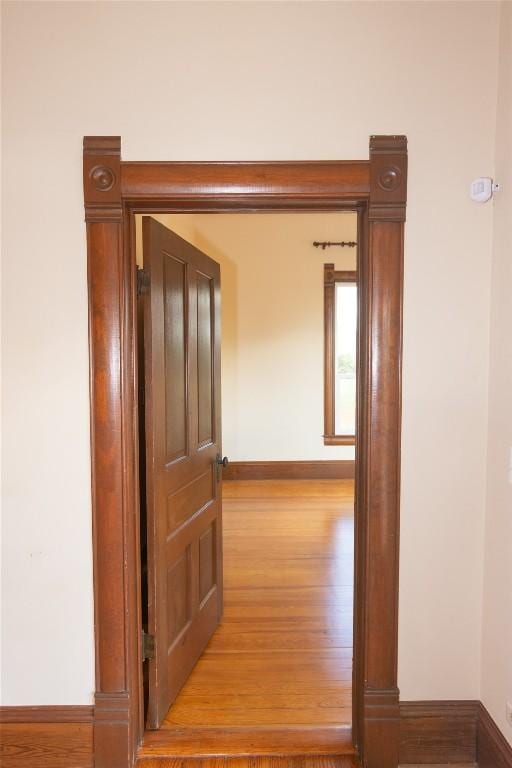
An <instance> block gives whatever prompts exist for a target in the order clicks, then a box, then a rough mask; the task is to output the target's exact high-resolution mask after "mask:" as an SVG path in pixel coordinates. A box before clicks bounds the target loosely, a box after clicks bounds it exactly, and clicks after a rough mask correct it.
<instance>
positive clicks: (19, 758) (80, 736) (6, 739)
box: [0, 706, 93, 768]
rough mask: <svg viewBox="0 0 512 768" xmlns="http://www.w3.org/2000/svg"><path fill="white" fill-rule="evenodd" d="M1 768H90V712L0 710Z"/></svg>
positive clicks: (75, 709) (85, 709) (72, 708)
mask: <svg viewBox="0 0 512 768" xmlns="http://www.w3.org/2000/svg"><path fill="white" fill-rule="evenodd" d="M0 723H1V726H0V728H1V739H0V763H1V765H2V768H29V767H30V768H50V766H51V768H92V766H93V708H92V707H87V706H85V707H81V706H68V707H67V706H62V707H53V706H48V707H0Z"/></svg>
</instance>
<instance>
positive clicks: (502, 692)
mask: <svg viewBox="0 0 512 768" xmlns="http://www.w3.org/2000/svg"><path fill="white" fill-rule="evenodd" d="M500 49H501V50H500V69H499V91H498V115H497V117H498V119H497V130H496V179H497V180H498V181H500V182H501V184H502V185H503V191H502V192H500V193H499V194H498V195H496V197H495V202H494V244H493V258H492V293H491V365H490V378H489V439H488V443H487V450H488V456H487V518H486V535H485V580H484V612H483V621H482V632H483V647H482V701H483V702H484V704H485V706H486V707H487V708H488V710H489V712H490V713H491V715H492V717H493V718H494V720H495V721H496V722H497V724H498V725H499V726H500V728H501V729H502V731H503V733H504V734H505V736H506V737H507V739H508V740H509V741H510V743H511V744H512V728H511V727H510V724H508V723H507V721H506V719H505V707H506V702H507V701H509V702H510V703H511V704H512V655H511V649H512V577H511V573H510V569H511V564H512V485H511V482H510V480H509V477H508V475H509V463H510V462H511V461H512V454H511V450H512V407H511V395H512V340H511V334H510V332H511V329H512V304H511V296H512V249H511V244H512V238H511V229H510V226H511V218H512V217H511V212H512V154H511V148H510V138H511V136H512V3H510V2H508V3H504V4H503V6H502V26H501V40H500Z"/></svg>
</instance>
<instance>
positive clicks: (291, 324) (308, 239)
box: [138, 213, 357, 461]
mask: <svg viewBox="0 0 512 768" xmlns="http://www.w3.org/2000/svg"><path fill="white" fill-rule="evenodd" d="M141 218H142V217H138V219H139V222H138V224H139V229H140V223H141ZM154 218H156V219H158V220H159V221H161V222H162V223H163V224H165V225H166V226H167V227H170V228H171V229H173V230H174V231H175V232H176V233H177V234H179V235H181V236H182V237H184V238H185V239H186V240H189V241H190V242H191V243H193V245H195V246H196V247H197V248H199V249H200V250H202V251H204V252H205V253H207V254H208V255H209V256H211V257H212V258H213V259H215V261H217V262H218V263H219V264H220V271H221V293H222V451H223V453H224V454H226V455H227V456H229V458H230V460H231V461H304V460H316V459H323V460H328V459H352V458H353V457H354V448H353V446H326V445H324V443H323V437H322V435H323V431H324V412H323V411H324V371H323V365H324V267H323V265H324V263H326V262H332V263H334V264H335V266H336V268H337V269H355V268H356V253H355V250H356V249H355V248H354V249H344V250H342V249H341V248H331V249H329V250H325V251H322V250H320V249H317V248H314V247H313V241H314V240H331V241H339V240H348V241H351V240H357V214H355V213H309V214H308V213H298V214H297V213H277V214H265V213H260V214H250V213H249V214H243V213H237V214H221V215H214V216H212V215H211V214H184V215H183V214H182V215H165V214H159V215H158V214H157V215H155V216H154Z"/></svg>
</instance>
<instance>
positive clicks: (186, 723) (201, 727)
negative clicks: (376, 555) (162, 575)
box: [140, 480, 353, 768]
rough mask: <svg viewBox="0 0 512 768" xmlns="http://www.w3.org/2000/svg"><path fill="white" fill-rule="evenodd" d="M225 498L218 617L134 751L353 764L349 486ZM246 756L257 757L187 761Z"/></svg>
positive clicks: (290, 766) (330, 766) (239, 491)
mask: <svg viewBox="0 0 512 768" xmlns="http://www.w3.org/2000/svg"><path fill="white" fill-rule="evenodd" d="M223 497H224V525H223V538H224V603H225V610H224V616H223V620H222V622H221V624H220V626H219V628H218V629H217V631H216V632H215V634H214V636H213V638H212V640H211V641H210V643H209V645H208V646H207V648H206V650H205V652H204V654H203V656H202V657H201V658H200V659H199V661H198V663H197V665H196V667H195V668H194V670H193V671H192V674H191V676H190V678H189V680H188V681H187V683H186V684H185V686H184V688H183V689H182V691H181V693H180V694H179V696H178V698H177V699H176V701H175V703H174V704H173V706H172V707H171V708H170V710H169V712H168V714H167V717H166V719H165V723H164V725H163V727H162V728H161V729H160V730H159V731H157V732H148V733H147V734H146V738H145V741H144V745H143V747H142V749H141V753H140V754H141V756H144V758H145V759H146V760H148V759H156V760H166V759H167V758H171V757H172V758H173V759H174V758H175V760H174V762H170V763H168V762H163V763H162V762H158V763H155V764H154V768H157V765H158V766H160V768H178V766H180V768H181V766H182V765H183V768H195V766H196V765H197V767H198V768H210V766H211V768H220V767H221V766H224V765H226V766H229V768H245V766H246V765H247V768H266V767H267V766H269V768H270V767H271V768H296V767H297V766H299V767H300V768H310V767H311V768H313V766H314V768H352V766H353V763H352V762H351V758H350V759H349V762H348V763H347V762H346V761H345V762H343V761H342V762H339V761H340V760H343V759H342V758H340V757H339V756H340V755H347V754H348V755H350V754H352V753H353V748H352V745H351V677H352V602H353V588H352V585H353V481H347V480H345V481H337V480H321V481H280V480H274V481H235V482H229V483H224V492H223ZM244 754H245V755H253V756H254V755H265V757H264V758H259V757H258V758H256V757H251V760H252V761H253V762H245V763H244V762H241V763H239V762H237V761H236V760H235V762H233V760H232V759H231V760H230V761H228V762H226V761H224V762H222V761H221V762H215V760H213V761H212V760H209V761H208V762H206V763H205V762H204V761H203V762H200V761H199V762H190V761H188V762H187V760H186V759H185V758H192V757H198V756H202V757H206V756H208V757H213V756H216V757H219V756H225V755H231V756H232V757H233V758H234V757H235V756H237V760H238V758H239V757H240V756H241V755H244ZM284 755H286V756H288V755H294V756H295V757H294V758H293V760H294V761H292V762H284V763H280V762H275V761H276V760H278V757H277V756H281V757H279V760H282V759H284V758H283V757H282V756H284ZM304 755H310V756H311V755H315V756H318V755H325V756H328V757H325V758H322V760H323V762H318V760H319V759H320V758H319V757H311V758H305V757H304ZM270 756H275V757H270ZM334 756H336V757H334ZM182 759H183V760H185V762H183V761H182ZM180 760H181V761H182V762H180ZM261 760H263V762H261ZM254 761H255V762H254ZM258 761H260V762H258ZM265 761H266V762H265ZM297 761H299V762H297ZM300 761H302V762H300ZM304 761H305V762H304ZM311 761H313V762H311ZM326 761H327V762H326ZM336 761H338V762H336ZM143 768H153V765H152V764H150V763H147V762H146V763H144V764H143Z"/></svg>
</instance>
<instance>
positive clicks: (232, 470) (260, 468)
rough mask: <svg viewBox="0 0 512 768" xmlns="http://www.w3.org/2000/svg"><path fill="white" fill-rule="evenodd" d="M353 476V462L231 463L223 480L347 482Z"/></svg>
mask: <svg viewBox="0 0 512 768" xmlns="http://www.w3.org/2000/svg"><path fill="white" fill-rule="evenodd" d="M354 474H355V465H354V461H351V460H332V461H330V460H326V461H231V462H230V463H229V464H228V466H227V467H226V468H225V469H223V477H224V479H225V480H342V479H343V480H347V479H350V478H353V477H354Z"/></svg>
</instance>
